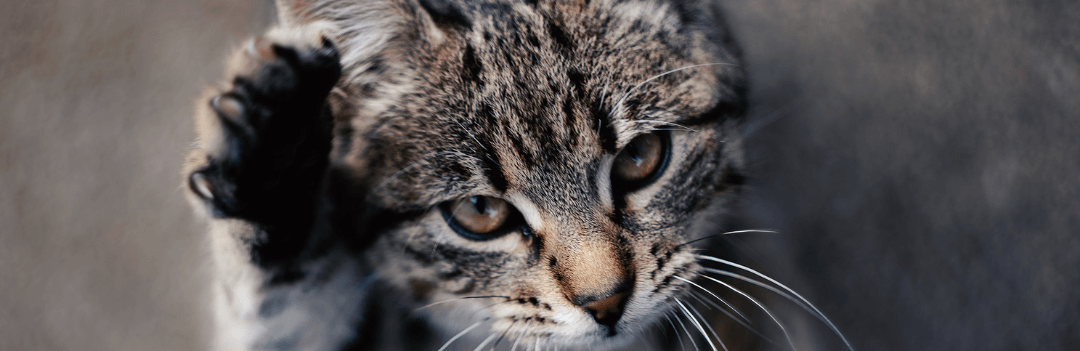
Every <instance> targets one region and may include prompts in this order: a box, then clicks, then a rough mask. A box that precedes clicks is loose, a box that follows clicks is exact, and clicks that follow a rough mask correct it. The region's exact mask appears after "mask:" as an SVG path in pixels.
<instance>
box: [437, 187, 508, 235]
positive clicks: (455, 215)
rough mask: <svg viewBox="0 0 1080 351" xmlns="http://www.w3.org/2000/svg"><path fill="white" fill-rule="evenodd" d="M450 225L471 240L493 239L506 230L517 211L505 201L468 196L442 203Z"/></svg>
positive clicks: (488, 197) (487, 197)
mask: <svg viewBox="0 0 1080 351" xmlns="http://www.w3.org/2000/svg"><path fill="white" fill-rule="evenodd" d="M442 210H443V215H444V216H446V220H447V222H448V223H450V225H451V227H455V228H454V229H455V230H456V231H457V232H458V234H461V235H462V236H464V237H466V238H468V239H472V240H488V239H494V238H496V237H499V236H501V235H502V234H505V233H506V232H507V230H505V229H506V227H507V226H508V224H510V222H512V221H513V220H514V217H517V216H518V215H517V211H516V210H515V209H514V207H513V206H512V205H510V204H509V203H507V202H506V201H504V200H502V199H498V198H494V197H490V196H469V197H466V198H463V199H460V200H457V201H450V202H447V203H445V204H444V205H443V209H442Z"/></svg>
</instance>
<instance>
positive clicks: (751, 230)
mask: <svg viewBox="0 0 1080 351" xmlns="http://www.w3.org/2000/svg"><path fill="white" fill-rule="evenodd" d="M743 233H770V234H778V233H780V232H778V231H775V230H769V229H744V230H735V231H730V232H723V233H720V234H713V235H709V236H705V237H701V238H697V239H694V240H690V241H687V242H685V243H682V244H679V245H678V246H683V245H688V244H691V243H696V242H698V241H702V240H706V239H712V238H715V237H718V236H724V235H731V234H743Z"/></svg>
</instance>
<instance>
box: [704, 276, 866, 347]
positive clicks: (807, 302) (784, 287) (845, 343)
mask: <svg viewBox="0 0 1080 351" xmlns="http://www.w3.org/2000/svg"><path fill="white" fill-rule="evenodd" d="M697 256H698V258H699V259H705V260H709V261H713V262H717V263H721V264H726V265H729V266H732V267H736V268H739V269H742V270H745V271H747V272H750V273H753V274H754V275H756V276H758V277H761V278H764V279H765V280H768V281H769V282H770V283H773V284H776V285H777V286H779V287H780V288H782V289H784V290H786V291H787V292H788V293H791V294H792V295H795V297H798V298H799V300H802V302H803V303H805V304H806V305H807V306H809V307H810V308H811V309H813V310H814V312H815V313H817V315H818V316H820V317H821V321H822V322H824V323H825V324H826V325H828V326H829V328H830V329H832V331H833V333H836V336H839V337H840V340H843V341H844V345H846V346H847V348H848V350H851V351H855V348H854V347H851V343H850V342H848V340H847V338H845V337H844V334H842V333H840V329H839V328H837V327H836V325H834V324H833V323H832V321H830V320H829V318H828V317H826V316H825V314H824V313H821V311H820V310H818V309H817V307H814V304H812V303H810V301H809V300H807V299H806V298H804V297H802V295H799V293H797V292H795V290H792V289H791V288H789V287H787V286H786V285H784V284H780V282H778V281H776V279H773V278H770V277H769V276H767V275H765V274H762V273H761V272H758V271H755V270H753V269H750V268H749V267H746V266H743V265H740V264H738V263H735V262H731V261H728V260H724V259H720V258H716V257H712V256H708V255H697ZM714 273H716V272H714ZM717 274H723V273H717Z"/></svg>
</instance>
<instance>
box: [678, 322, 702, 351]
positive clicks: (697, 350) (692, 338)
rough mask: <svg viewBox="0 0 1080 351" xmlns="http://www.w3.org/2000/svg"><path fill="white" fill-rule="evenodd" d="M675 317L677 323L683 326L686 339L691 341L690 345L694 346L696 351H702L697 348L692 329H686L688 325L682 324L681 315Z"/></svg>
mask: <svg viewBox="0 0 1080 351" xmlns="http://www.w3.org/2000/svg"><path fill="white" fill-rule="evenodd" d="M674 317H675V321H676V322H679V325H680V326H682V329H683V331H684V332H686V338H687V339H689V340H690V345H694V351H701V349H699V348H698V347H697V342H696V341H694V336H693V335H691V334H690V329H687V328H686V324H685V323H683V322H682V319H679V315H678V314H675V315H674Z"/></svg>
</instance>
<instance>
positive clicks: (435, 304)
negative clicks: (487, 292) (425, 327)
mask: <svg viewBox="0 0 1080 351" xmlns="http://www.w3.org/2000/svg"><path fill="white" fill-rule="evenodd" d="M496 297H501V298H504V299H509V297H507V296H465V297H459V298H455V299H449V300H442V301H437V302H432V303H429V304H427V305H423V306H420V307H417V308H416V309H414V310H413V311H414V312H415V311H419V310H422V309H425V308H429V307H432V306H438V305H441V304H444V303H447V302H454V301H460V300H469V299H493V298H496Z"/></svg>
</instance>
